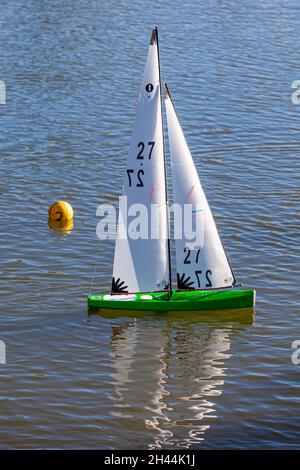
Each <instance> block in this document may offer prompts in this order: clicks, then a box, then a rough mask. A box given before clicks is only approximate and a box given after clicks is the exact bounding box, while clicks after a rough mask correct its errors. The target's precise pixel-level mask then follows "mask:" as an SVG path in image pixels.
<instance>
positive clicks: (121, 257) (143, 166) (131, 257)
mask: <svg viewBox="0 0 300 470" xmlns="http://www.w3.org/2000/svg"><path fill="white" fill-rule="evenodd" d="M160 88H161V87H160V71H159V52H158V38H157V29H156V28H155V29H154V30H153V32H152V36H151V41H150V46H149V51H148V56H147V61H146V66H145V70H144V77H143V80H142V84H141V90H140V94H139V99H138V104H137V109H136V119H135V124H134V129H133V133H132V138H131V143H130V148H129V153H128V159H127V167H126V171H125V175H124V185H123V195H124V196H126V197H127V207H126V205H125V204H121V205H120V210H119V222H118V231H117V240H116V246H115V257H114V268H113V281H112V293H117V292H118V293H122V292H149V291H160V290H164V289H166V288H167V287H168V284H169V275H168V239H167V238H168V234H167V208H166V187H165V169H164V150H163V131H162V114H161V89H160ZM133 204H143V206H144V207H146V208H147V213H148V215H147V224H146V225H147V226H148V234H144V233H143V234H142V233H141V238H137V236H136V234H135V238H137V239H133V238H132V233H128V232H131V225H130V224H131V222H132V223H133V225H134V224H135V227H136V228H137V227H138V226H139V221H138V218H139V216H140V215H141V213H139V210H138V207H137V206H133ZM151 208H152V209H156V218H155V222H156V223H155V227H154V230H153V231H152V232H153V233H152V236H153V238H151V230H150V229H151ZM135 209H136V210H137V212H136V221H135V222H134V221H133V220H132V216H131V217H130V215H134V214H133V213H134V212H135ZM130 211H132V214H131V213H130ZM144 222H145V220H144ZM144 225H145V224H144ZM152 228H153V224H152ZM143 237H145V238H143Z"/></svg>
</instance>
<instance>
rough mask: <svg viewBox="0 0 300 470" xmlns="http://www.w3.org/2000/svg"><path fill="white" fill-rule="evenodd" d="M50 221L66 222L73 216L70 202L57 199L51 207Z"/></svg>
mask: <svg viewBox="0 0 300 470" xmlns="http://www.w3.org/2000/svg"><path fill="white" fill-rule="evenodd" d="M48 215H49V221H52V222H66V221H67V220H71V219H72V218H73V209H72V206H71V205H70V204H69V203H68V202H64V201H57V202H55V203H54V204H52V206H51V207H50V208H49V212H48Z"/></svg>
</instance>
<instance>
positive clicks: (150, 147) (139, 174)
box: [126, 140, 155, 188]
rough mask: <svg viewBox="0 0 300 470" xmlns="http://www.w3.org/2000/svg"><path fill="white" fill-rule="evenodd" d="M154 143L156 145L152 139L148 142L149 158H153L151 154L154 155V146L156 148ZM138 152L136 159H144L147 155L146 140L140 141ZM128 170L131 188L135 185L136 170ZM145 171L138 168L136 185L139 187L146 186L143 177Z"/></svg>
mask: <svg viewBox="0 0 300 470" xmlns="http://www.w3.org/2000/svg"><path fill="white" fill-rule="evenodd" d="M154 145H155V142H154V141H153V140H150V141H149V142H148V149H147V150H148V160H150V159H151V155H152V152H153V148H154ZM137 146H138V149H139V151H138V154H137V157H136V159H137V160H144V157H145V154H144V152H145V143H144V142H139V143H138V145H137ZM126 171H127V176H128V184H129V187H130V188H131V187H132V185H133V176H134V173H135V170H129V169H128V170H126ZM144 174H145V172H144V170H137V171H136V179H135V181H136V184H135V186H136V187H137V188H143V187H144V181H143V179H142V177H143V176H144Z"/></svg>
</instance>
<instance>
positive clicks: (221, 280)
mask: <svg viewBox="0 0 300 470" xmlns="http://www.w3.org/2000/svg"><path fill="white" fill-rule="evenodd" d="M165 97H166V100H165V103H166V114H167V123H168V137H169V147H170V157H171V166H172V180H173V203H174V204H178V205H179V206H180V207H181V209H182V213H183V214H184V213H185V216H186V217H185V220H184V224H183V225H184V227H183V230H182V232H183V233H182V238H180V239H176V242H175V244H176V265H177V286H178V289H210V288H221V287H227V286H231V285H233V284H234V283H235V278H234V275H233V273H232V270H231V267H230V264H229V262H228V259H227V256H226V253H225V251H224V248H223V245H222V242H221V240H220V237H219V235H218V231H217V228H216V225H215V222H214V219H213V216H212V213H211V211H210V208H209V205H208V202H207V199H206V197H205V193H204V191H203V189H202V186H201V183H200V180H199V176H198V173H197V170H196V167H195V165H194V162H193V159H192V155H191V153H190V150H189V148H188V145H187V143H186V140H185V137H184V134H183V131H182V129H181V127H180V124H179V121H178V118H177V115H176V112H175V109H174V106H173V103H172V100H171V97H170V94H169V91H168V88H167V86H166V85H165ZM188 218H189V219H190V220H189V221H188V220H187V219H188ZM187 222H190V225H191V226H192V223H193V226H194V227H195V226H196V227H197V235H198V236H197V241H196V243H195V242H193V240H192V239H189V238H190V236H191V235H190V233H191V232H192V231H191V232H190V233H189V234H188V237H189V238H188V237H187V235H186V234H185V232H186V231H188V230H187ZM175 223H176V220H175Z"/></svg>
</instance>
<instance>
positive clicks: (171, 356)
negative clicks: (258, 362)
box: [102, 310, 253, 450]
mask: <svg viewBox="0 0 300 470" xmlns="http://www.w3.org/2000/svg"><path fill="white" fill-rule="evenodd" d="M224 313H225V315H226V312H224ZM227 314H228V312H227ZM102 315H104V316H106V317H107V316H109V317H110V318H112V317H113V316H114V314H113V313H112V312H108V311H107V314H103V312H102ZM135 315H136V313H135ZM239 315H240V317H241V318H240V321H238V320H237V318H238V316H239ZM218 316H220V312H218ZM223 317H224V314H223ZM234 317H235V321H234V322H229V323H228V322H222V323H219V324H218V323H217V322H216V321H214V314H209V318H210V320H211V321H212V323H210V324H209V323H207V322H205V323H204V322H203V316H202V315H201V317H198V318H197V317H195V314H193V315H191V313H190V312H189V313H188V312H186V314H184V313H182V314H180V315H178V314H173V315H169V314H168V315H159V316H158V315H155V314H153V315H152V316H149V313H147V314H146V315H144V316H143V315H142V316H139V318H132V319H130V317H129V318H128V317H127V318H126V320H124V319H122V320H120V318H119V320H120V324H119V325H118V326H113V327H112V343H111V359H112V367H113V373H112V380H113V385H114V391H115V393H114V394H113V395H112V396H110V399H111V400H112V402H113V407H112V410H111V415H112V417H115V418H117V419H118V426H121V427H123V426H124V427H125V428H126V429H127V437H128V441H127V443H126V445H127V448H135V449H138V448H144V449H149V450H152V449H162V448H168V449H170V448H186V449H188V448H190V447H191V446H193V447H195V448H197V447H198V446H199V445H200V444H201V442H202V441H203V440H204V437H205V433H206V431H207V430H208V429H209V428H210V427H211V426H213V423H214V420H215V419H216V418H217V414H216V410H215V404H216V403H217V399H218V396H219V395H221V394H222V391H223V386H224V382H225V380H226V375H227V368H226V361H227V360H228V358H229V357H230V356H231V354H230V346H231V343H232V341H233V340H234V336H235V335H238V334H239V333H240V332H241V330H243V329H244V328H246V325H247V324H248V325H249V324H250V325H251V324H252V322H253V310H250V311H245V310H244V311H240V312H237V311H235V312H234ZM116 318H117V317H116ZM241 321H242V323H241ZM243 324H244V325H243ZM123 420H125V422H124V421H123ZM120 445H122V443H120ZM124 445H125V443H124Z"/></svg>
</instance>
